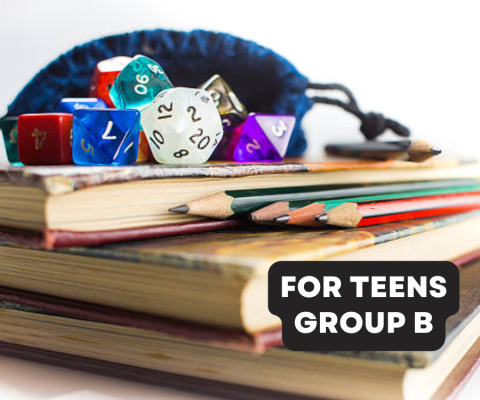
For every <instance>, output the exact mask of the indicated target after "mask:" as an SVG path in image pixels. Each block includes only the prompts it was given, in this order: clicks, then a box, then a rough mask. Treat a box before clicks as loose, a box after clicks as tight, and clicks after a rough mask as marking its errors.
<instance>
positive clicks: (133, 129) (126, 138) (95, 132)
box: [73, 110, 140, 165]
mask: <svg viewBox="0 0 480 400" xmlns="http://www.w3.org/2000/svg"><path fill="white" fill-rule="evenodd" d="M139 131H140V113H139V112H138V111H137V110H77V111H75V112H74V113H73V161H74V162H75V164H82V165H121V164H133V163H134V162H135V161H136V160H137V153H138V140H139Z"/></svg>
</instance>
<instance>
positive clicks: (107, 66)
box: [90, 56, 132, 108]
mask: <svg viewBox="0 0 480 400" xmlns="http://www.w3.org/2000/svg"><path fill="white" fill-rule="evenodd" d="M130 61H132V58H131V57H123V56H120V57H113V58H109V59H107V60H103V61H100V62H99V63H98V64H97V67H96V68H95V71H94V72H93V76H92V81H91V83H90V97H96V98H99V99H101V100H103V101H104V102H105V103H106V104H107V106H108V107H109V108H115V106H114V105H113V103H112V100H111V99H110V89H111V88H112V86H113V83H114V82H115V79H117V76H118V74H119V73H120V72H122V70H123V68H124V67H125V66H126V65H127V64H128V63H129V62H130Z"/></svg>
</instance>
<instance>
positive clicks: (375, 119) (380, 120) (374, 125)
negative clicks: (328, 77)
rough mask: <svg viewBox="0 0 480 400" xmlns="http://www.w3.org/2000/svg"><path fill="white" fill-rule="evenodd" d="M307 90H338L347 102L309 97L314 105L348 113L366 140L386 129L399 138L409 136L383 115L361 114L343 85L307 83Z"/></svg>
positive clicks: (393, 121)
mask: <svg viewBox="0 0 480 400" xmlns="http://www.w3.org/2000/svg"><path fill="white" fill-rule="evenodd" d="M307 89H314V90H339V91H341V92H343V93H344V94H345V95H346V96H347V98H348V101H347V102H344V101H341V100H338V99H332V98H330V97H325V96H313V97H311V99H312V100H313V101H314V102H315V103H321V104H330V105H334V106H337V107H341V108H343V109H344V110H345V111H348V112H349V113H352V114H353V115H355V116H356V117H357V118H359V119H360V121H361V125H360V131H361V132H362V133H363V135H364V136H365V138H367V139H368V140H373V139H376V138H377V137H378V136H380V135H381V134H382V133H383V132H385V131H386V130H387V129H390V130H391V131H392V132H394V133H396V134H397V135H399V136H403V137H408V136H410V130H409V129H408V128H407V127H406V126H403V125H402V124H400V123H399V122H397V121H395V120H393V119H389V118H385V117H384V116H383V114H379V113H374V112H369V113H364V112H362V111H361V110H360V108H359V107H358V104H357V101H356V100H355V97H354V96H353V93H352V92H351V91H350V90H349V89H348V88H347V87H345V86H343V85H340V84H338V83H309V84H308V85H307Z"/></svg>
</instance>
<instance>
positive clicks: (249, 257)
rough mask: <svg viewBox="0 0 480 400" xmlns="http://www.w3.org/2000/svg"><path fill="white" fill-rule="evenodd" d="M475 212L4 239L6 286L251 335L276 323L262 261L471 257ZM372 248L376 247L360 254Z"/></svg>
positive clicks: (0, 257)
mask: <svg viewBox="0 0 480 400" xmlns="http://www.w3.org/2000/svg"><path fill="white" fill-rule="evenodd" d="M479 223H480V214H479V213H478V212H473V213H464V214H457V215H452V216H447V217H437V218H429V219H423V220H412V221H406V222H402V223H392V224H384V225H378V226H371V227H367V228H358V229H351V230H325V231H319V230H289V231H285V230H283V231H276V230H271V229H270V228H265V227H263V228H262V227H260V228H258V229H256V230H250V229H245V230H226V231H219V232H209V233H205V234H202V235H185V236H177V237H173V238H160V239H150V240H143V241H137V242H131V243H123V244H122V243H118V244H110V245H103V246H98V247H92V248H87V247H76V248H66V249H60V250H57V251H43V250H35V249H30V248H25V247H21V246H17V245H11V244H9V243H5V242H4V243H0V282H1V284H2V286H7V287H11V288H16V289H20V290H26V291H31V292H36V293H41V294H46V295H52V296H58V297H62V298H66V299H72V300H78V301H84V302H89V303H94V304H99V305H103V306H110V307H116V308H121V309H125V310H131V311H137V312H142V313H147V314H153V315H161V316H165V317H169V318H174V319H180V320H185V321H190V322H195V323H201V324H206V325H212V326H217V327H222V328H227V329H236V330H243V331H246V332H249V333H257V332H263V331H267V330H272V329H275V328H278V327H279V326H280V319H279V318H278V317H276V316H274V315H272V314H270V312H269V311H268V307H267V278H268V269H269V267H270V266H271V265H272V264H273V263H275V262H276V261H282V260H283V261H287V260H299V261H303V260H326V259H329V260H335V259H338V258H342V259H344V260H345V259H349V260H368V259H383V260H397V261H399V260H453V261H457V262H458V263H459V264H460V263H464V262H466V261H468V260H469V259H471V258H475V257H476V254H478V250H479V248H480V243H479V241H478V236H477V235H476V232H477V229H478V225H479ZM372 246H374V247H375V251H374V252H373V255H372V254H370V255H367V256H362V252H367V253H368V251H369V248H371V247H372Z"/></svg>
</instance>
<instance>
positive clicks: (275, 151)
mask: <svg viewBox="0 0 480 400" xmlns="http://www.w3.org/2000/svg"><path fill="white" fill-rule="evenodd" d="M294 127H295V117H294V116H293V115H271V114H257V113H252V114H250V115H249V116H248V118H247V120H246V121H245V125H244V127H243V132H242V136H241V137H240V140H239V141H238V144H237V146H236V148H235V151H234V153H233V158H234V159H235V161H238V162H246V161H255V162H257V161H264V162H276V161H281V160H282V159H283V157H284V156H285V153H286V152H287V147H288V142H289V141H290V137H291V136H292V132H293V128H294Z"/></svg>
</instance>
